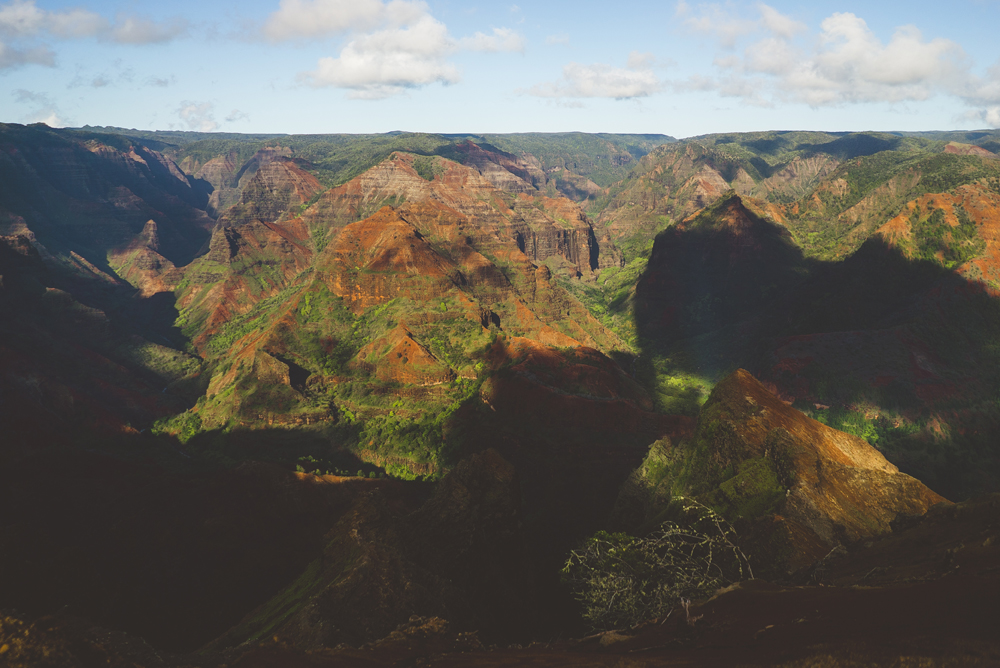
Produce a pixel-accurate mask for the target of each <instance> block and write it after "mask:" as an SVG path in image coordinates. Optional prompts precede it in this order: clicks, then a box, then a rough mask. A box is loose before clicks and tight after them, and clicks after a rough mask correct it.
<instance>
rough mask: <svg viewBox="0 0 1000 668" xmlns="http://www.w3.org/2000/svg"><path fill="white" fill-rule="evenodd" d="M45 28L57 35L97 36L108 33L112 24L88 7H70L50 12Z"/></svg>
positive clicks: (68, 37) (67, 37)
mask: <svg viewBox="0 0 1000 668" xmlns="http://www.w3.org/2000/svg"><path fill="white" fill-rule="evenodd" d="M45 29H46V30H48V31H49V32H50V33H52V34H53V35H55V36H56V37H62V38H65V39H70V38H75V37H95V36H98V35H102V34H104V33H107V32H108V30H109V29H110V24H109V22H108V20H107V19H106V18H104V17H103V16H101V15H100V14H95V13H94V12H91V11H87V10H86V9H70V10H68V11H65V12H48V13H47V15H46V17H45Z"/></svg>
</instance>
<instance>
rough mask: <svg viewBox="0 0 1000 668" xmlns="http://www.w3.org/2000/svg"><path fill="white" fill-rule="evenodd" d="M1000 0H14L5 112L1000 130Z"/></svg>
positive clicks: (3, 35) (703, 128) (133, 120)
mask: <svg viewBox="0 0 1000 668" xmlns="http://www.w3.org/2000/svg"><path fill="white" fill-rule="evenodd" d="M998 19H1000V0H956V1H954V2H952V3H948V4H946V3H941V2H925V1H910V2H881V3H871V2H867V3H862V2H838V3H833V2H814V3H809V4H803V3H796V2H780V1H777V0H776V1H773V2H769V3H762V2H721V3H702V2H697V1H695V0H683V1H680V2H657V3H654V2H635V1H629V0H618V1H617V2H600V3H598V2H580V1H576V2H563V1H548V2H544V3H542V2H529V1H528V0H520V1H519V2H517V3H516V4H514V3H486V2H458V1H456V0H441V1H432V0H428V1H426V2H423V1H420V0H268V1H264V0H247V1H243V2H230V1H224V2H211V1H208V0H203V1H202V2H194V1H191V0H181V1H179V2H172V3H169V4H167V3H151V2H146V1H145V0H131V1H128V2H97V1H92V2H87V1H86V0H83V2H56V1H52V2H49V1H46V0H13V1H8V2H3V1H2V0H0V81H2V84H0V120H2V121H6V122H18V123H28V122H37V121H43V122H47V123H49V124H50V125H54V126H55V125H59V126H62V125H70V126H81V125H85V124H89V125H116V126H123V127H134V128H139V129H160V130H169V129H184V130H189V129H192V130H203V131H213V130H214V131H229V132H289V133H306V132H315V133H324V132H387V131H390V130H413V131H425V132H523V131H569V130H581V131H586V132H650V133H653V132H656V133H664V134H670V135H674V136H676V137H686V136H692V135H697V134H705V133H710V132H728V131H750V130H769V129H821V130H942V129H961V128H968V129H971V128H984V127H1000V47H998V45H997V41H996V38H995V31H996V26H997V25H998Z"/></svg>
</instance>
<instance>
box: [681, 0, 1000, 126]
mask: <svg viewBox="0 0 1000 668" xmlns="http://www.w3.org/2000/svg"><path fill="white" fill-rule="evenodd" d="M756 12H757V16H756V17H755V18H748V17H743V16H737V15H734V14H733V13H732V12H730V11H729V10H728V9H727V7H724V6H722V5H717V4H712V5H699V6H698V7H697V8H696V9H692V8H691V7H690V6H688V5H687V4H686V3H685V2H680V3H679V4H678V8H677V13H678V15H679V16H680V17H681V18H682V19H683V20H684V22H685V25H687V26H688V27H689V28H690V29H692V30H698V31H702V32H706V33H711V34H713V35H714V36H715V37H717V38H718V40H719V42H720V45H721V46H722V47H723V48H725V49H726V50H729V51H731V50H732V49H734V48H735V47H736V45H737V44H738V43H740V42H743V40H744V39H745V38H748V37H749V36H750V35H752V34H756V36H755V37H753V38H751V39H750V41H749V43H746V42H744V43H745V46H744V48H743V50H742V52H741V53H735V54H734V53H729V54H726V55H720V56H717V57H716V58H715V60H714V64H715V66H716V67H717V68H719V70H720V71H721V73H720V74H721V75H720V76H719V77H700V78H698V79H697V80H694V79H689V80H688V81H684V82H676V83H674V87H675V88H677V89H679V90H695V89H697V90H714V91H716V92H718V93H719V94H720V95H723V96H731V97H739V98H741V99H743V100H744V101H745V102H747V103H750V104H759V105H767V104H773V103H774V102H775V101H783V102H797V103H803V104H807V105H809V106H812V107H823V106H837V105H843V104H865V103H889V104H893V103H903V102H918V101H922V100H927V99H929V98H931V97H934V96H936V95H952V96H957V97H959V98H961V99H962V100H964V101H965V102H966V103H967V104H969V105H970V106H974V107H978V109H977V110H976V111H974V112H973V114H972V117H975V118H981V119H982V120H983V121H984V122H987V123H989V124H995V123H994V122H995V121H997V120H998V119H997V118H996V114H995V112H993V111H991V110H995V109H996V108H998V107H1000V65H998V66H997V68H995V69H994V70H991V73H990V75H989V76H987V77H985V78H977V77H974V76H973V75H972V74H971V63H970V62H969V59H968V58H967V56H966V54H965V52H964V51H963V50H962V48H961V46H960V45H958V44H957V43H955V42H953V41H951V40H948V39H943V38H933V39H927V38H925V37H924V36H923V34H922V33H921V31H920V30H919V29H917V28H916V27H915V26H912V25H904V26H900V27H898V28H897V29H896V31H895V32H894V33H893V35H892V37H891V38H890V39H889V40H888V42H883V41H882V40H880V39H879V38H878V37H877V36H876V35H875V34H874V33H873V32H872V30H871V29H870V28H869V27H868V24H867V23H866V22H865V21H864V19H862V18H860V17H859V16H857V15H855V14H852V13H849V12H838V13H834V14H832V15H830V16H828V17H827V18H826V19H824V20H823V22H822V23H821V24H820V29H819V31H817V32H814V33H812V34H809V31H808V28H807V27H806V26H805V25H803V24H802V23H800V22H798V21H796V20H795V19H793V18H791V17H789V16H786V15H783V14H781V13H780V12H778V11H777V10H775V9H774V8H772V7H770V6H768V5H766V4H763V3H759V4H757V6H756ZM803 33H806V34H805V35H803Z"/></svg>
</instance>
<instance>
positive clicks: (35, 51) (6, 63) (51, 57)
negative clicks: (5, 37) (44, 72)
mask: <svg viewBox="0 0 1000 668" xmlns="http://www.w3.org/2000/svg"><path fill="white" fill-rule="evenodd" d="M55 64H56V54H55V53H53V52H52V50H51V49H49V48H48V47H47V46H36V47H30V48H27V49H17V48H14V47H11V46H7V45H6V44H4V43H3V42H0V70H7V69H13V68H15V67H20V66H21V65H46V66H48V67H55Z"/></svg>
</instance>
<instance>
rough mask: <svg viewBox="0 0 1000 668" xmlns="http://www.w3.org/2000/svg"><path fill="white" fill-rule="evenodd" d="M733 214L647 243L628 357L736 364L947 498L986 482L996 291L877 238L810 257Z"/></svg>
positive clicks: (723, 211)
mask: <svg viewBox="0 0 1000 668" xmlns="http://www.w3.org/2000/svg"><path fill="white" fill-rule="evenodd" d="M739 209H742V205H741V204H738V198H730V200H729V201H728V202H723V203H722V204H721V205H716V206H713V207H711V208H710V209H709V210H707V213H706V214H702V215H701V216H699V218H697V219H695V220H694V221H690V222H689V224H681V225H678V226H676V227H673V228H670V229H668V230H666V231H665V232H663V233H661V234H660V235H659V236H658V237H657V239H656V241H655V244H654V247H653V251H652V253H651V256H650V261H649V265H648V267H647V269H646V272H645V273H644V275H643V276H642V277H641V279H640V281H639V283H638V285H637V287H636V293H635V300H636V301H635V309H634V313H635V318H636V328H637V332H638V335H639V340H640V343H641V355H642V357H643V358H645V359H647V360H655V362H654V364H655V365H656V366H658V368H659V371H660V373H664V372H665V373H668V374H669V373H674V374H676V373H683V374H690V375H694V376H698V377H701V378H705V379H707V380H708V381H709V382H713V383H714V382H717V381H718V380H720V379H721V378H722V377H723V376H724V375H726V374H727V373H728V372H730V371H732V370H734V369H736V368H740V367H742V368H746V369H748V370H749V371H751V372H752V373H753V374H754V375H755V376H757V377H758V378H760V379H761V380H762V381H763V382H764V383H765V384H767V385H768V386H769V387H771V388H772V390H775V391H776V392H777V394H779V396H781V397H782V398H783V399H784V400H785V401H788V402H794V403H795V406H796V407H797V408H800V409H801V410H803V411H804V412H806V413H807V414H809V415H810V416H811V417H814V418H816V419H819V420H820V421H822V422H824V423H827V424H829V425H830V426H833V427H835V428H838V429H842V430H844V431H848V432H850V433H854V434H855V435H858V436H862V437H864V438H866V439H867V440H868V441H869V442H871V443H872V444H873V445H875V446H876V447H878V448H879V449H880V450H882V451H883V453H884V454H885V455H886V456H887V457H888V458H889V459H890V461H893V463H895V464H897V465H898V466H899V467H900V468H901V469H902V470H904V471H905V472H907V473H910V474H911V475H913V476H915V477H917V478H918V479H920V480H922V481H923V482H925V483H926V484H928V485H929V486H930V487H932V488H933V489H935V490H936V491H938V492H939V493H941V494H943V495H944V496H946V497H948V498H953V499H963V498H968V497H969V496H972V495H975V494H978V493H982V492H986V491H993V490H996V489H997V488H998V485H1000V451H998V450H997V449H996V447H995V446H994V445H993V443H994V440H995V434H996V433H998V430H1000V409H998V406H997V402H996V399H997V397H998V394H1000V373H998V368H1000V367H998V363H1000V299H998V298H997V297H996V296H995V295H994V294H993V293H992V292H991V291H990V290H989V289H988V288H986V287H985V286H984V285H982V284H980V283H976V282H972V281H968V280H966V279H964V278H963V277H961V276H960V275H959V274H957V273H956V272H954V271H952V270H949V269H946V268H944V267H942V266H941V265H939V264H937V263H936V262H932V261H926V260H910V259H908V258H907V257H906V256H905V255H903V253H902V252H901V250H900V249H899V248H896V247H893V246H890V245H888V244H887V243H886V242H885V241H883V240H881V239H880V238H871V239H869V240H868V241H866V242H865V243H864V245H863V246H862V247H861V248H860V249H859V250H858V251H857V252H856V253H854V254H853V255H852V256H850V257H848V258H847V259H845V260H843V261H841V262H835V263H820V262H816V261H813V260H809V259H807V258H804V257H803V255H802V253H801V251H800V249H798V248H797V247H795V246H794V244H793V243H792V241H791V239H790V237H789V235H788V233H787V232H786V231H784V230H783V228H780V227H778V226H776V225H773V224H771V223H769V222H766V221H764V220H762V219H759V218H757V217H756V216H754V215H753V214H752V213H750V212H747V211H745V210H743V211H739ZM740 217H742V218H743V219H744V220H743V222H742V224H738V225H737V224H733V223H732V220H733V219H735V218H740Z"/></svg>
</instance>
